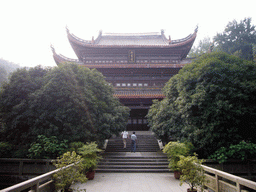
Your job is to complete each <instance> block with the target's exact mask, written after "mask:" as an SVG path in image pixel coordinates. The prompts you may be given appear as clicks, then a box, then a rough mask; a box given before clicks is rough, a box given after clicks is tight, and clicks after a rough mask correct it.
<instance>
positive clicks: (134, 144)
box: [131, 132, 137, 153]
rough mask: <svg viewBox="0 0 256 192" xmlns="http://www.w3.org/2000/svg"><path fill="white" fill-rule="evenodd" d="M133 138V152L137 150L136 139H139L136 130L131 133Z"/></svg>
mask: <svg viewBox="0 0 256 192" xmlns="http://www.w3.org/2000/svg"><path fill="white" fill-rule="evenodd" d="M131 140H132V144H131V152H134V153H135V151H136V140H137V136H136V135H135V132H133V134H132V135H131Z"/></svg>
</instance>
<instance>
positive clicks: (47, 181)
mask: <svg viewBox="0 0 256 192" xmlns="http://www.w3.org/2000/svg"><path fill="white" fill-rule="evenodd" d="M73 165H74V164H71V165H68V166H66V167H64V168H60V169H56V170H54V171H51V172H48V173H45V174H43V175H40V176H37V177H35V178H32V179H29V180H27V181H24V182H22V183H19V184H16V185H13V186H11V187H8V188H5V189H2V190H0V192H20V191H22V190H27V189H28V190H30V192H40V191H43V192H52V191H54V183H53V180H52V175H53V174H55V173H56V172H58V171H60V170H61V169H66V168H68V167H71V166H73Z"/></svg>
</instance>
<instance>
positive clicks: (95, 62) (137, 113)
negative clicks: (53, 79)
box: [52, 29, 197, 130]
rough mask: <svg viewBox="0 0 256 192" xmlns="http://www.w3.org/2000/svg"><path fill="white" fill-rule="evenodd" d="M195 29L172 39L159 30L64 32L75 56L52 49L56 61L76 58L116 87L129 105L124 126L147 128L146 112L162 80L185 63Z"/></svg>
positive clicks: (76, 60) (168, 77)
mask: <svg viewBox="0 0 256 192" xmlns="http://www.w3.org/2000/svg"><path fill="white" fill-rule="evenodd" d="M196 35H197V29H196V30H195V31H194V33H192V34H190V35H188V36H187V37H186V38H183V39H178V40H171V38H170V36H169V37H168V38H166V36H165V34H164V31H161V32H159V33H132V34H131V33H129V34H124V33H122V34H119V33H105V34H103V33H102V32H100V33H99V35H98V37H97V38H96V39H94V38H92V39H91V40H83V39H81V38H78V37H76V36H75V35H74V34H72V33H70V32H69V30H68V29H67V36H68V40H69V42H70V45H71V46H72V48H73V50H74V52H75V54H76V55H77V58H78V59H70V58H67V57H65V56H63V55H61V54H57V53H56V52H55V50H54V48H52V50H53V57H54V60H55V62H56V63H57V65H58V64H59V63H62V62H76V63H78V64H79V65H83V66H85V67H88V68H96V69H97V70H98V71H100V72H101V73H102V74H103V75H104V76H105V77H106V81H107V82H109V83H111V84H112V85H113V86H114V88H115V93H114V96H115V97H117V98H119V100H120V101H121V103H122V104H124V105H126V106H128V107H129V108H130V109H131V112H130V118H129V120H128V122H127V130H148V129H149V127H148V126H147V119H146V117H145V116H146V114H147V113H148V109H149V107H150V106H151V104H152V100H154V99H158V100H161V99H163V98H164V95H163V93H162V91H161V89H162V88H163V87H164V85H165V83H166V82H167V81H168V80H169V79H170V78H171V77H172V76H173V75H175V74H177V73H178V71H179V70H180V69H181V68H182V67H183V66H184V65H186V64H188V63H191V61H190V60H189V59H187V58H186V57H187V54H188V52H189V51H190V49H191V47H192V45H193V43H194V41H195V38H196Z"/></svg>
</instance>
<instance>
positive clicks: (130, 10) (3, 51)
mask: <svg viewBox="0 0 256 192" xmlns="http://www.w3.org/2000/svg"><path fill="white" fill-rule="evenodd" d="M255 5H256V1H255V0H243V1H238V0H214V1H209V0H175V1H173V0H158V1H152V0H129V1H122V0H69V1H67V0H43V1H39V0H0V9H1V10H0V20H1V22H0V25H1V28H0V29H1V30H0V34H1V35H0V58H3V59H5V60H8V61H12V62H14V63H18V64H20V65H22V66H36V65H39V64H41V65H43V66H55V62H54V60H53V57H52V51H51V48H50V45H51V44H52V45H53V46H54V48H55V50H56V52H57V53H60V54H63V55H64V56H66V57H70V58H75V59H76V55H75V54H74V52H73V49H72V48H71V46H70V44H69V42H68V39H67V33H66V29H65V28H66V26H68V28H69V30H70V32H71V33H73V34H74V35H76V36H78V37H80V38H82V39H85V40H91V38H92V36H94V37H95V38H96V37H97V36H98V33H99V31H100V30H102V31H103V33H104V32H105V33H106V32H111V33H141V32H160V31H161V29H164V30H165V35H166V37H167V38H168V36H169V35H170V36H171V39H180V38H184V37H186V36H187V35H189V34H190V33H193V32H194V29H195V28H196V26H197V25H198V26H199V29H198V36H197V39H196V43H197V42H198V41H199V40H202V39H203V38H204V37H210V38H212V37H213V36H215V35H216V33H217V32H223V31H224V28H225V26H226V25H227V24H228V22H230V21H233V20H234V19H235V20H237V21H240V20H242V19H244V18H246V17H251V18H252V23H253V24H254V25H255V24H256V11H255Z"/></svg>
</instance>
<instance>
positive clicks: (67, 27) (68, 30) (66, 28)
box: [66, 25, 69, 33]
mask: <svg viewBox="0 0 256 192" xmlns="http://www.w3.org/2000/svg"><path fill="white" fill-rule="evenodd" d="M66 31H67V33H69V29H68V26H67V25H66Z"/></svg>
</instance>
